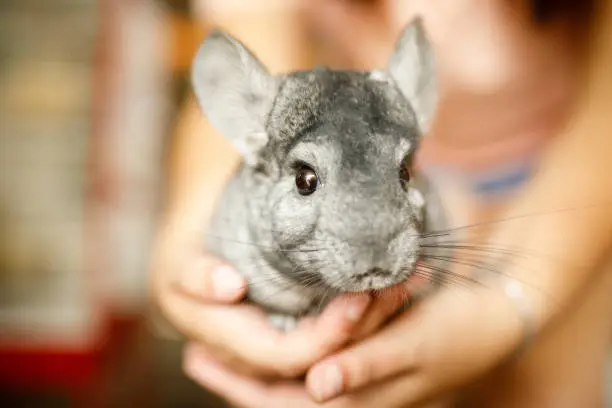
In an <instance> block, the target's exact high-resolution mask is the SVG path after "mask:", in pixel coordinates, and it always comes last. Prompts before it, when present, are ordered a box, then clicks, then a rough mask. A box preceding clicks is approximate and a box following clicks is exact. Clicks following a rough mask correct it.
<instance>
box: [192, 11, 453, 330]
mask: <svg viewBox="0 0 612 408" xmlns="http://www.w3.org/2000/svg"><path fill="white" fill-rule="evenodd" d="M433 68H434V59H433V55H432V51H431V49H430V44H429V42H428V40H427V37H426V36H425V33H424V29H423V27H422V23H421V21H420V19H417V20H415V21H413V22H412V23H410V24H409V25H408V26H407V27H406V28H405V29H404V31H403V32H402V34H401V36H400V38H399V40H398V43H397V45H396V48H395V51H394V53H393V55H392V56H391V58H390V60H389V62H388V65H387V67H386V68H384V69H381V70H377V71H373V72H354V71H336V70H332V69H328V68H325V67H317V68H315V69H312V70H308V71H298V72H290V73H286V74H282V75H271V74H270V73H268V71H267V70H266V69H265V67H264V66H263V65H262V64H261V63H260V62H259V60H258V59H257V58H256V57H255V56H254V55H253V54H252V53H251V52H250V51H249V50H248V49H247V48H246V47H245V46H244V45H242V44H241V43H240V42H239V41H237V40H236V39H234V38H233V37H231V36H230V35H228V34H226V33H223V32H221V31H214V32H213V33H212V34H210V35H209V36H208V38H207V39H206V40H205V41H204V43H203V44H202V46H201V48H200V50H199V52H198V54H197V56H196V59H195V62H194V70H193V82H194V89H195V93H196V96H197V98H198V100H199V103H200V105H201V106H202V110H203V112H204V114H205V115H206V116H207V118H208V120H209V121H210V122H211V123H212V125H213V126H215V127H216V128H217V129H218V130H220V131H221V133H223V134H224V136H225V137H227V138H228V139H229V140H230V141H231V142H232V143H233V145H234V146H235V147H236V148H237V149H238V150H239V151H240V153H241V154H242V156H243V158H244V160H243V163H242V165H241V167H240V168H239V169H238V171H237V172H236V173H235V174H234V176H233V177H232V178H231V179H230V181H229V182H228V184H227V185H226V187H225V190H224V192H223V194H222V196H221V198H220V200H219V202H218V203H217V206H216V211H215V214H214V216H213V218H212V221H211V223H210V225H209V226H208V229H207V235H206V246H207V249H208V250H209V251H211V252H212V253H213V254H215V255H217V256H219V257H221V258H223V259H225V260H227V261H228V262H229V263H230V264H232V265H233V266H234V267H235V268H236V269H237V270H238V271H239V272H240V273H241V274H243V275H244V276H245V277H246V278H247V281H248V283H249V289H248V297H249V299H250V300H251V301H252V302H254V303H256V304H258V305H261V306H262V307H264V308H265V309H266V310H267V311H268V312H269V313H270V315H271V316H274V317H275V320H273V321H274V322H275V324H277V325H278V326H279V327H283V328H287V327H288V325H289V326H290V324H291V322H292V321H294V320H295V318H296V317H298V316H301V315H304V314H309V313H316V312H317V311H318V310H319V309H320V308H321V307H322V306H323V305H324V304H325V303H326V302H327V301H328V300H329V299H330V298H331V297H333V296H334V295H336V294H338V293H341V292H363V291H372V290H382V289H385V288H388V287H391V286H394V285H396V284H398V283H400V282H402V281H405V280H406V279H407V278H409V277H410V276H411V275H412V274H413V272H414V270H415V268H416V265H417V262H418V260H419V254H420V242H421V237H422V236H423V234H425V233H426V232H427V231H431V230H433V229H435V228H440V227H441V226H443V224H444V222H443V218H444V217H443V212H441V203H440V202H439V200H438V196H437V194H435V191H434V190H433V189H432V188H431V185H430V183H429V182H428V180H427V179H426V178H425V177H424V176H423V175H421V174H418V173H417V172H416V171H415V169H414V167H413V160H414V155H415V153H416V151H417V150H418V146H419V142H420V139H421V136H422V135H423V134H424V133H425V132H426V131H427V129H428V127H429V124H430V122H431V119H432V117H433V113H434V111H435V105H436V95H435V93H436V92H435V81H434V79H435V76H434V69H433ZM279 316H280V317H281V319H278V317H279Z"/></svg>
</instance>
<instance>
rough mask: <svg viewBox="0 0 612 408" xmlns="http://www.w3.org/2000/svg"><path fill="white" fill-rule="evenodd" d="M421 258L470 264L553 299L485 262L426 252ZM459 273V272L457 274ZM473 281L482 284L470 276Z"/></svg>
mask: <svg viewBox="0 0 612 408" xmlns="http://www.w3.org/2000/svg"><path fill="white" fill-rule="evenodd" d="M422 257H423V258H426V259H433V260H439V261H446V262H449V263H454V264H458V265H464V266H471V267H474V268H477V269H480V270H485V271H487V272H491V273H494V274H497V275H500V276H503V277H505V278H507V279H509V280H514V281H516V282H519V283H521V284H523V285H526V286H528V287H530V288H532V289H534V290H536V291H537V292H538V293H540V294H541V295H543V296H544V297H546V298H548V299H550V300H552V301H554V297H553V296H552V295H551V294H550V293H547V292H546V291H544V290H543V289H541V288H539V287H537V286H536V285H533V284H531V283H529V282H527V281H525V280H524V279H519V278H518V277H516V276H514V275H511V274H507V273H503V272H502V271H500V270H498V269H496V268H494V267H493V266H491V264H485V263H476V262H471V261H469V260H468V261H459V260H457V259H456V258H453V257H452V256H444V255H428V254H422ZM457 275H459V274H457ZM459 276H465V275H459ZM470 279H471V280H473V281H476V282H479V283H480V284H481V285H484V284H483V283H482V282H480V281H479V280H477V279H475V278H470Z"/></svg>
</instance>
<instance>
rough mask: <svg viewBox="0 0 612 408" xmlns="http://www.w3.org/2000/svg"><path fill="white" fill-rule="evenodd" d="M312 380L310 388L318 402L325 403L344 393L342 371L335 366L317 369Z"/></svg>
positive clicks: (330, 365) (329, 365)
mask: <svg viewBox="0 0 612 408" xmlns="http://www.w3.org/2000/svg"><path fill="white" fill-rule="evenodd" d="M311 378H312V380H311V381H310V384H309V385H310V387H309V388H310V392H311V394H312V396H313V398H314V399H315V400H316V401H317V402H324V401H326V400H328V399H330V398H334V397H336V396H338V395H340V394H341V393H342V388H343V380H342V371H341V370H340V367H338V366H337V365H335V364H328V365H327V366H323V367H319V368H315V369H314V372H313V374H312V377H311Z"/></svg>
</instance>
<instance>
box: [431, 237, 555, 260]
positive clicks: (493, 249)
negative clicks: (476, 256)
mask: <svg viewBox="0 0 612 408" xmlns="http://www.w3.org/2000/svg"><path fill="white" fill-rule="evenodd" d="M420 246H421V247H423V248H434V249H435V248H440V249H451V250H453V251H456V252H460V251H465V252H489V253H491V254H496V253H498V254H506V255H513V256H516V257H519V258H521V259H528V258H529V257H532V258H538V259H542V260H547V261H549V262H551V263H553V264H558V263H562V262H566V261H564V260H563V259H559V258H557V257H555V256H553V255H550V254H542V253H537V252H535V251H532V250H529V249H526V248H520V247H514V246H498V245H492V244H490V243H486V244H479V243H465V242H462V241H438V242H434V243H430V244H423V243H421V244H420Z"/></svg>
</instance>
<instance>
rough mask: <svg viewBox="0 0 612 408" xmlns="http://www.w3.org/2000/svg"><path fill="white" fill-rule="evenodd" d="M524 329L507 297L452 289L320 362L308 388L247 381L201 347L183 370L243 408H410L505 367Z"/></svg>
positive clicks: (188, 356)
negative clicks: (502, 363)
mask: <svg viewBox="0 0 612 408" xmlns="http://www.w3.org/2000/svg"><path fill="white" fill-rule="evenodd" d="M522 328H523V327H522V324H521V321H520V319H518V318H517V312H516V309H514V308H513V306H512V304H511V303H509V302H508V298H507V297H505V296H504V295H501V294H500V293H498V292H496V291H495V290H491V289H476V288H475V289H474V290H465V289H458V288H452V287H451V288H447V289H444V290H443V291H442V292H440V293H438V294H437V295H436V296H435V297H432V298H431V299H428V300H427V301H426V302H425V303H422V304H420V305H418V306H417V307H416V308H414V309H412V310H409V311H407V312H405V313H403V314H402V315H401V316H399V317H398V319H397V320H394V321H393V322H392V323H391V324H389V325H388V326H386V327H384V328H382V329H381V330H380V331H378V332H377V333H376V334H374V335H372V336H370V337H368V338H366V339H365V340H363V341H361V342H359V343H355V344H353V345H351V346H350V347H348V348H346V349H344V350H341V351H339V352H338V353H336V354H334V355H332V356H329V357H327V358H325V359H323V360H322V361H320V362H318V363H316V364H315V365H314V366H313V367H312V368H311V369H310V370H309V372H308V375H307V378H306V383H305V384H304V383H302V382H298V381H284V382H275V383H270V382H264V381H261V380H259V379H256V378H253V377H249V376H245V375H241V374H239V373H236V372H235V371H233V370H232V369H230V368H228V367H227V366H226V365H224V364H223V363H222V362H220V361H219V360H218V359H217V358H216V357H215V356H213V355H211V354H210V353H208V352H207V351H206V350H203V349H201V348H198V347H197V346H195V345H190V346H189V347H188V348H187V350H186V353H185V356H184V367H185V371H186V372H187V374H188V375H189V376H190V377H191V378H192V379H194V380H195V381H197V382H198V383H200V384H201V385H203V386H204V387H206V388H208V389H210V390H212V391H213V392H215V393H217V394H219V395H221V396H222V397H224V398H226V399H227V400H228V401H229V402H230V403H232V404H235V405H237V406H240V407H249V408H259V407H261V408H263V407H266V408H277V407H278V408H281V407H289V406H290V407H296V408H308V407H313V408H314V407H317V406H319V404H320V403H321V402H326V404H325V406H327V407H330V408H345V407H346V408H348V407H354V408H359V407H373V406H384V407H386V408H387V407H389V408H391V407H404V406H412V405H411V404H414V403H421V402H424V401H427V400H428V399H429V398H432V397H433V396H439V395H444V393H445V392H448V391H451V390H453V389H454V388H455V387H457V386H459V385H460V384H463V383H465V382H466V381H467V380H468V379H471V378H474V377H475V376H477V375H478V374H480V373H483V372H485V371H486V370H487V369H488V368H490V367H492V366H493V365H495V364H497V363H499V362H500V361H502V359H503V358H504V357H506V356H508V355H509V353H510V352H511V351H513V350H515V349H516V347H517V346H518V345H519V344H520V341H521V338H522V337H521V335H522Z"/></svg>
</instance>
